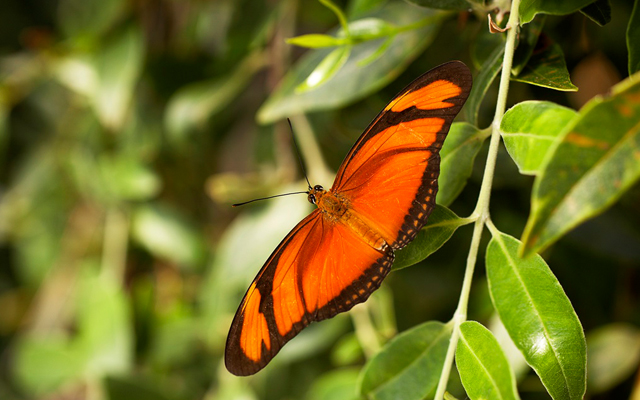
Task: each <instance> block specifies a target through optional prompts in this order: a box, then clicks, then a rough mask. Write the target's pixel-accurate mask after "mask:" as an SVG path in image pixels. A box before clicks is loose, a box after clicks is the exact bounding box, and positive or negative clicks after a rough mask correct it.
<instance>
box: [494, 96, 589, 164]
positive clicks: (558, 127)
mask: <svg viewBox="0 0 640 400" xmlns="http://www.w3.org/2000/svg"><path fill="white" fill-rule="evenodd" d="M577 114H578V113H577V112H575V111H574V110H572V109H570V108H566V107H562V106H559V105H557V104H555V103H551V102H548V101H525V102H522V103H519V104H516V105H515V106H514V107H513V108H511V109H509V110H508V111H507V112H506V113H505V114H504V117H502V121H501V123H500V131H501V132H502V139H503V140H504V145H505V147H506V148H507V151H508V152H509V155H510V156H511V158H513V161H515V162H516V164H517V165H518V169H519V170H520V173H521V174H524V175H537V174H538V173H539V172H540V166H541V165H542V161H543V160H544V157H545V156H546V154H547V152H548V150H549V148H550V147H551V145H552V144H553V143H554V142H555V141H556V140H558V138H559V137H560V135H561V133H563V132H564V129H565V128H566V127H567V125H568V124H569V122H570V121H571V120H572V119H573V118H574V117H575V116H576V115H577Z"/></svg>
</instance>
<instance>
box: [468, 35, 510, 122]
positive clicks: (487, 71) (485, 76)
mask: <svg viewBox="0 0 640 400" xmlns="http://www.w3.org/2000/svg"><path fill="white" fill-rule="evenodd" d="M503 57H504V46H498V47H496V48H495V49H493V51H492V52H491V55H490V56H489V57H488V58H487V59H486V61H485V62H484V64H483V65H482V68H480V72H479V73H478V75H477V76H476V77H475V78H474V79H473V87H472V88H471V93H470V94H469V99H467V103H466V104H465V107H464V108H465V110H466V111H465V113H466V115H467V119H468V120H469V123H471V124H472V125H476V126H477V125H478V113H479V112H480V105H481V104H482V100H483V99H484V95H485V94H486V93H487V90H489V86H491V83H492V82H493V80H494V79H496V76H498V72H500V69H501V68H502V59H503Z"/></svg>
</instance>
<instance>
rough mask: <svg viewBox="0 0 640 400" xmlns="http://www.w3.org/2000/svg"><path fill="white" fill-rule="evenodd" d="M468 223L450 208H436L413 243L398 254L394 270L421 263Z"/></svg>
mask: <svg viewBox="0 0 640 400" xmlns="http://www.w3.org/2000/svg"><path fill="white" fill-rule="evenodd" d="M467 223H468V222H467V221H465V220H463V219H461V218H460V217H458V216H457V215H456V214H455V213H454V212H453V211H451V210H449V209H448V208H446V207H443V206H439V205H438V206H436V208H435V209H434V210H433V212H432V213H431V215H430V216H429V220H428V221H427V225H425V227H424V228H422V230H421V231H420V232H418V234H417V235H416V238H415V239H414V240H413V242H411V243H410V244H409V245H408V246H407V247H405V248H403V249H401V250H398V251H397V252H396V259H395V261H394V263H393V267H392V268H393V269H394V270H397V269H402V268H405V267H408V266H411V265H413V264H416V263H419V262H420V261H422V260H424V259H425V258H427V257H429V256H430V255H431V254H433V253H435V252H436V251H437V250H438V249H439V248H440V247H442V245H443V244H445V243H446V242H447V241H448V240H449V239H451V236H452V235H453V233H454V232H455V231H456V229H458V227H459V226H461V225H465V224H467Z"/></svg>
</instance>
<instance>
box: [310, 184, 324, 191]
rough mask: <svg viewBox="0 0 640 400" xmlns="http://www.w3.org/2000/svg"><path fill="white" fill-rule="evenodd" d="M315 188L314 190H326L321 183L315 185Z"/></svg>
mask: <svg viewBox="0 0 640 400" xmlns="http://www.w3.org/2000/svg"><path fill="white" fill-rule="evenodd" d="M313 189H314V190H318V191H322V190H324V188H323V187H322V186H320V185H315V186H314V187H313Z"/></svg>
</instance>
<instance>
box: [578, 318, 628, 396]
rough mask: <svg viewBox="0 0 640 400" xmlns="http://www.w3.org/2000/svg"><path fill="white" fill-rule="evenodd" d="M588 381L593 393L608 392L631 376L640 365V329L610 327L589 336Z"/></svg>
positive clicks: (611, 325)
mask: <svg viewBox="0 0 640 400" xmlns="http://www.w3.org/2000/svg"><path fill="white" fill-rule="evenodd" d="M587 349H588V352H587V354H588V357H587V359H588V360H589V369H588V371H587V382H588V383H589V391H590V392H591V393H593V394H596V393H602V392H605V391H607V390H609V389H611V388H613V387H615V386H617V385H618V384H620V383H622V381H624V380H625V379H627V378H628V377H629V376H631V375H632V374H633V373H634V372H635V371H636V369H637V368H638V363H640V329H638V328H636V327H635V326H633V325H630V324H622V323H616V324H609V325H605V326H602V327H599V328H598V329H596V330H594V331H591V332H589V333H588V334H587Z"/></svg>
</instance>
